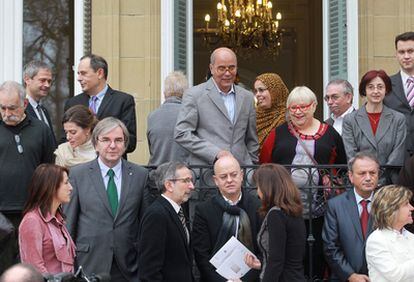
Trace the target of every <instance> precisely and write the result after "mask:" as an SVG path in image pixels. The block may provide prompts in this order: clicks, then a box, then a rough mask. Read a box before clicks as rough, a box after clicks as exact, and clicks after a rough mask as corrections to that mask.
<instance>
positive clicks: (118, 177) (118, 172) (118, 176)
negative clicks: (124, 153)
mask: <svg viewBox="0 0 414 282" xmlns="http://www.w3.org/2000/svg"><path fill="white" fill-rule="evenodd" d="M98 164H99V168H100V169H101V175H102V179H103V182H104V184H105V190H107V189H108V180H109V175H108V170H109V169H110V167H107V166H106V165H105V164H104V163H103V162H102V161H101V159H100V158H99V157H98ZM112 170H113V171H114V173H115V175H114V181H115V185H116V192H117V193H118V203H119V200H120V199H121V186H122V160H119V162H118V163H117V164H116V165H115V166H114V167H113V168H112Z"/></svg>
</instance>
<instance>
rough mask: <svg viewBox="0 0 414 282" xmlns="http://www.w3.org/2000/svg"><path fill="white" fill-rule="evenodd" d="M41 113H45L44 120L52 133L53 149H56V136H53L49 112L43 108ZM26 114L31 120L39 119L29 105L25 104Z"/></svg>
mask: <svg viewBox="0 0 414 282" xmlns="http://www.w3.org/2000/svg"><path fill="white" fill-rule="evenodd" d="M43 112H44V113H45V116H46V120H47V122H48V123H49V128H50V130H51V131H52V137H53V144H54V147H55V148H56V147H57V141H56V135H55V131H54V130H53V123H52V120H51V119H50V115H49V111H48V110H47V109H46V108H45V107H43ZM26 114H28V115H29V116H30V117H32V118H35V119H39V118H38V117H37V115H36V113H35V111H34V109H33V107H32V105H31V104H30V103H28V104H27V107H26Z"/></svg>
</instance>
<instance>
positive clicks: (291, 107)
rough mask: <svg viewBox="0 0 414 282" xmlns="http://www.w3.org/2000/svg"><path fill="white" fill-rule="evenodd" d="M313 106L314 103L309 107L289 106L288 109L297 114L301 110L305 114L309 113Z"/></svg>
mask: <svg viewBox="0 0 414 282" xmlns="http://www.w3.org/2000/svg"><path fill="white" fill-rule="evenodd" d="M312 105H313V102H311V103H310V104H308V105H292V106H289V107H288V109H289V111H291V112H292V113H295V112H296V111H297V110H299V111H301V112H302V113H303V112H306V111H308V110H309V109H310V107H311V106H312Z"/></svg>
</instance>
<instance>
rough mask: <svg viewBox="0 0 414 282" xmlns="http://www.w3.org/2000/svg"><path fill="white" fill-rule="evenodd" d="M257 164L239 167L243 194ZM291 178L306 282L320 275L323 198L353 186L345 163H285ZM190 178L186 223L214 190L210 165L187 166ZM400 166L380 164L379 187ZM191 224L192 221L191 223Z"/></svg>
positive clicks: (250, 189) (248, 190)
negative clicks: (299, 207)
mask: <svg viewBox="0 0 414 282" xmlns="http://www.w3.org/2000/svg"><path fill="white" fill-rule="evenodd" d="M147 168H148V169H149V170H150V182H151V184H150V187H151V191H152V194H153V195H154V197H155V196H156V194H158V193H159V192H158V189H157V179H156V178H157V175H156V174H155V173H154V172H155V171H154V169H155V167H147ZM257 168H258V166H243V167H242V170H243V172H244V179H243V183H242V189H243V191H244V192H245V193H252V194H254V195H257V192H256V186H255V184H254V181H253V173H254V171H255V170H256V169H257ZM285 168H286V169H288V170H289V171H290V172H291V174H292V176H293V178H295V177H296V178H297V177H298V176H299V177H300V178H301V181H300V182H301V185H298V188H299V190H300V191H301V195H302V200H303V205H304V218H305V221H306V224H307V230H308V234H307V249H308V255H307V257H308V258H307V267H305V269H307V273H306V274H307V277H309V278H308V281H322V280H320V279H321V278H320V277H314V269H313V265H314V262H313V256H312V254H313V252H314V246H315V244H316V243H317V242H316V240H317V239H316V238H315V236H314V235H315V234H314V223H313V222H314V221H315V220H316V219H317V218H320V217H322V216H323V215H324V212H325V206H326V201H327V200H329V199H330V198H332V197H335V196H336V195H339V194H341V193H343V192H345V191H346V190H348V189H352V188H353V185H352V183H351V182H350V180H349V177H348V167H347V166H346V165H316V166H315V165H300V166H298V165H286V166H285ZM190 169H191V171H192V172H193V178H194V180H195V191H194V193H193V194H192V196H191V198H190V200H189V201H188V206H189V216H190V224H191V223H192V220H193V215H194V209H195V206H196V205H197V204H198V203H199V202H202V201H205V200H207V199H209V198H210V197H212V196H214V195H216V194H217V193H218V190H217V187H216V185H215V184H214V180H213V167H212V166H191V167H190ZM399 170H400V167H396V166H383V167H381V168H380V174H379V179H380V180H379V186H382V185H387V184H391V183H393V182H395V180H396V178H397V176H398V172H399ZM191 226H192V224H191Z"/></svg>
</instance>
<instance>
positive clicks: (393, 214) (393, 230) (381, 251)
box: [366, 185, 414, 282]
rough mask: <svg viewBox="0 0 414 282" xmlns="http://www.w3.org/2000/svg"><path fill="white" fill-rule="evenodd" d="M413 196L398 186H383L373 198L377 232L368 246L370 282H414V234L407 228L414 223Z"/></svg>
mask: <svg viewBox="0 0 414 282" xmlns="http://www.w3.org/2000/svg"><path fill="white" fill-rule="evenodd" d="M412 195H413V194H412V192H411V191H410V190H408V189H407V188H405V187H403V186H397V185H388V186H384V187H382V188H381V189H380V190H378V191H377V192H376V193H375V195H374V200H373V202H372V206H371V214H372V216H373V220H374V222H373V226H374V228H375V231H374V232H372V233H371V235H370V236H369V237H368V239H367V245H366V258H367V264H368V272H369V278H370V279H371V281H375V282H394V281H399V282H411V281H414V234H412V233H410V232H409V231H407V230H405V228H404V225H406V224H410V223H413V218H412V212H413V210H414V208H413V206H411V204H410V199H411V198H412Z"/></svg>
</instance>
